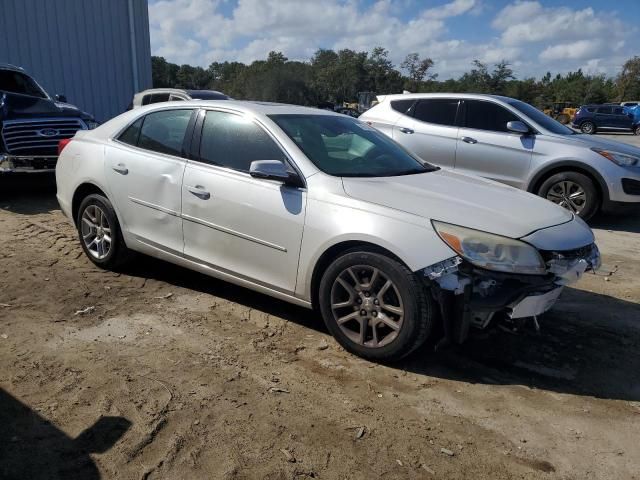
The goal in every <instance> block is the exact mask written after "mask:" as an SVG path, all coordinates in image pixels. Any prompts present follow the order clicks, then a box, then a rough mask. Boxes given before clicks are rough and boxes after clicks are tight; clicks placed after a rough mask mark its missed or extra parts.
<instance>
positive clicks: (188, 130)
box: [56, 101, 600, 360]
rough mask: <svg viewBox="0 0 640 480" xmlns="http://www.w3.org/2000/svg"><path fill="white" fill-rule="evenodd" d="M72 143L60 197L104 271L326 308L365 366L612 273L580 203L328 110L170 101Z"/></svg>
mask: <svg viewBox="0 0 640 480" xmlns="http://www.w3.org/2000/svg"><path fill="white" fill-rule="evenodd" d="M60 148H61V150H62V153H61V155H60V159H59V161H58V165H57V168H56V177H57V184H58V200H59V202H60V205H61V207H62V209H63V211H64V212H65V214H66V215H67V216H68V217H69V218H70V219H72V221H73V222H74V223H75V225H76V227H77V229H78V235H79V239H80V242H81V244H82V247H83V249H84V251H85V253H86V254H87V256H88V257H89V259H91V260H92V261H93V262H94V263H95V264H97V265H99V266H101V267H104V268H116V267H118V266H119V265H120V264H121V263H122V262H123V261H124V260H125V259H127V258H129V255H128V253H129V252H130V251H131V250H133V251H137V252H142V253H145V254H149V255H153V256H155V257H158V258H161V259H164V260H167V261H169V262H173V263H176V264H179V265H183V266H185V267H187V268H190V269H194V270H198V271H200V272H203V273H206V274H208V275H211V276H214V277H218V278H222V279H224V280H227V281H230V282H233V283H236V284H239V285H242V286H245V287H248V288H251V289H254V290H257V291H260V292H263V293H266V294H268V295H272V296H274V297H277V298H280V299H283V300H286V301H289V302H292V303H296V304H298V305H303V306H306V307H310V308H311V307H318V308H319V310H320V311H321V312H322V316H323V318H324V320H325V322H326V324H327V327H328V328H329V330H330V331H331V333H332V334H333V335H334V336H335V338H336V339H337V340H338V342H340V344H342V345H343V346H344V347H345V348H346V349H347V350H349V351H351V352H354V353H356V354H358V355H361V356H363V357H365V358H370V359H378V360H397V359H399V358H402V357H404V356H406V355H407V354H409V353H411V352H412V351H414V350H415V349H417V348H418V347H419V346H420V345H421V344H423V343H424V342H425V340H426V339H427V338H428V337H429V336H430V335H432V334H435V332H443V335H444V338H445V339H446V340H448V341H453V342H462V341H464V340H465V338H466V337H467V336H468V334H469V330H470V328H472V327H474V328H481V329H482V328H487V327H489V326H490V325H491V324H493V323H495V322H500V321H504V320H505V319H507V320H508V319H518V318H528V317H531V318H535V317H537V316H538V315H540V314H542V313H543V312H545V311H546V310H548V309H549V308H551V307H552V305H553V304H554V302H555V301H556V300H557V299H558V296H559V295H560V293H561V291H562V289H563V287H564V286H565V285H568V284H570V283H572V282H575V281H577V280H578V279H579V278H580V276H581V275H582V274H583V273H584V272H585V271H588V270H594V269H597V268H598V267H599V264H600V255H599V252H598V249H597V247H596V245H595V244H594V237H593V234H592V232H591V230H590V229H589V227H588V226H587V225H586V224H585V223H584V222H583V221H582V220H580V219H579V218H577V217H575V216H574V215H573V214H571V213H570V212H568V211H567V210H565V209H563V208H561V207H559V206H557V205H554V204H553V203H551V202H548V201H546V200H543V199H541V198H538V197H536V196H534V195H531V194H528V193H525V192H523V191H520V190H516V189H514V188H511V187H508V186H504V185H501V184H497V183H493V182H490V181H487V180H483V179H480V178H474V177H469V176H466V175H462V174H458V173H454V172H451V171H448V170H443V169H439V168H437V167H433V166H431V165H428V164H425V163H423V162H422V161H421V160H418V159H417V158H415V157H414V156H413V155H411V154H410V153H408V152H406V151H405V150H404V149H403V148H402V147H400V146H399V145H398V144H396V143H394V142H393V140H391V139H389V138H388V137H386V136H384V135H382V134H381V133H379V132H377V131H376V130H374V129H372V128H370V127H368V126H367V125H366V124H364V123H362V122H360V121H358V120H355V119H352V118H349V117H346V116H343V115H338V114H332V113H328V112H326V111H321V110H316V109H309V108H303V107H295V106H288V105H277V104H264V103H250V102H236V101H224V102H207V101H193V102H181V103H164V104H161V105H153V106H149V107H145V108H141V109H136V110H135V111H132V112H128V113H125V114H123V115H121V116H119V117H117V118H115V119H113V120H111V121H109V122H107V123H105V124H104V125H102V126H100V127H98V128H97V129H95V130H92V131H81V132H79V133H78V134H76V136H75V137H74V139H73V140H72V141H70V142H64V144H63V145H61V146H60ZM437 327H441V328H437Z"/></svg>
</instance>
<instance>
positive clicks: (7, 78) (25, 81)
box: [0, 70, 47, 98]
mask: <svg viewBox="0 0 640 480" xmlns="http://www.w3.org/2000/svg"><path fill="white" fill-rule="evenodd" d="M0 90H1V91H4V92H9V93H19V94H21V95H29V96H31V97H38V98H47V94H46V93H44V91H43V90H42V89H41V88H40V87H39V86H38V84H37V83H36V82H35V81H34V80H33V79H32V78H31V77H29V76H28V75H25V74H24V73H20V72H14V71H13V70H0Z"/></svg>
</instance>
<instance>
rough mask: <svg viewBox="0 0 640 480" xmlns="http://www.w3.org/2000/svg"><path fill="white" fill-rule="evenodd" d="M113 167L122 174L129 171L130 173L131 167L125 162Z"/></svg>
mask: <svg viewBox="0 0 640 480" xmlns="http://www.w3.org/2000/svg"><path fill="white" fill-rule="evenodd" d="M111 168H113V170H114V171H116V172H118V173H119V174H121V175H126V174H127V173H129V169H128V168H127V167H126V166H125V165H124V163H119V164H118V165H116V166H115V167H111Z"/></svg>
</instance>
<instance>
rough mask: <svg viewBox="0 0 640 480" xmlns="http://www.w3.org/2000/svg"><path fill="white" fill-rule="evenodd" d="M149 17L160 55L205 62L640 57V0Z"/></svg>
mask: <svg viewBox="0 0 640 480" xmlns="http://www.w3.org/2000/svg"><path fill="white" fill-rule="evenodd" d="M149 22H150V34H151V53H152V54H153V55H158V56H162V57H165V59H166V60H167V61H170V62H173V63H178V64H183V63H187V64H190V65H194V66H195V65H199V66H202V67H205V68H206V67H207V66H209V65H210V64H211V62H213V61H220V62H222V61H240V62H244V63H250V62H252V61H253V60H262V59H265V58H266V56H267V54H268V53H269V52H270V51H272V50H276V51H280V52H282V53H284V55H285V56H286V57H288V58H289V59H291V60H309V59H310V58H311V57H312V56H313V53H314V52H315V51H316V50H317V49H318V48H331V49H335V50H338V49H342V48H351V49H354V50H358V51H363V50H366V51H371V50H372V49H373V48H374V47H376V46H382V47H385V48H386V49H387V50H388V51H389V55H390V58H391V60H392V61H393V63H394V64H395V65H396V66H399V65H400V63H401V62H402V60H403V59H404V57H405V56H406V55H407V54H408V53H413V52H416V53H418V54H420V56H421V58H425V57H430V58H432V59H433V60H434V61H435V66H434V69H433V71H434V73H437V74H438V78H439V79H441V80H444V79H448V78H456V77H458V76H459V75H461V74H462V73H464V72H465V71H468V70H469V69H470V68H471V62H472V61H473V60H474V59H478V60H480V61H483V62H487V63H489V64H492V63H495V62H498V61H501V60H507V61H509V62H510V63H511V64H512V68H513V69H514V71H515V74H516V76H517V77H518V78H525V77H536V78H539V77H541V76H543V75H544V74H545V73H546V72H547V71H551V72H552V73H553V74H555V73H564V72H567V71H573V70H577V69H578V68H582V70H583V71H585V72H587V73H595V74H601V73H602V74H606V75H608V76H613V75H615V74H616V73H617V72H618V71H619V70H620V67H621V65H622V64H623V63H624V61H625V60H627V59H628V58H631V57H633V56H634V55H637V54H640V51H639V50H638V42H637V39H638V33H639V28H640V0H578V1H576V0H569V1H559V0H448V1H447V0H149Z"/></svg>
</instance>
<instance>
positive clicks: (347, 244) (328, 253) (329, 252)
mask: <svg viewBox="0 0 640 480" xmlns="http://www.w3.org/2000/svg"><path fill="white" fill-rule="evenodd" d="M356 248H362V249H363V250H366V251H370V252H374V253H380V254H383V255H386V256H388V257H390V258H393V259H394V260H396V261H398V262H400V263H401V264H403V265H404V266H406V267H407V268H410V267H409V266H408V265H407V263H406V262H405V261H403V260H402V259H401V258H400V257H399V256H398V255H396V254H395V253H393V252H392V251H391V250H389V249H387V248H384V247H381V246H380V245H377V244H375V243H372V242H369V241H366V240H345V241H341V242H338V243H336V244H334V245H331V246H330V247H329V248H327V249H326V250H325V251H324V252H323V253H322V254H321V255H320V257H318V260H317V261H316V263H315V265H314V266H313V273H312V274H311V281H310V283H309V287H310V290H311V292H310V293H311V296H310V298H311V304H312V305H313V307H314V308H316V307H317V306H318V294H319V291H318V290H319V289H318V287H319V285H320V280H321V279H322V274H323V273H324V272H325V271H326V270H327V268H328V267H329V265H331V262H333V261H334V260H335V259H336V258H338V257H339V256H340V255H342V254H343V253H344V252H347V251H349V250H353V249H356Z"/></svg>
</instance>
